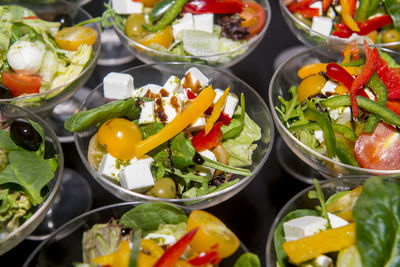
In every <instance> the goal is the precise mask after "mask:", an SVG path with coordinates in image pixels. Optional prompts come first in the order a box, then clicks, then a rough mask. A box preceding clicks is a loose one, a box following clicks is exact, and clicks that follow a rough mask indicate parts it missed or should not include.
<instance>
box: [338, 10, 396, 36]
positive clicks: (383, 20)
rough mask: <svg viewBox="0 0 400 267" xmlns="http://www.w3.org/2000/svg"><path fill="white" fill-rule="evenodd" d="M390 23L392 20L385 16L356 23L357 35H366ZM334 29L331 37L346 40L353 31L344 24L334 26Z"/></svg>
mask: <svg viewBox="0 0 400 267" xmlns="http://www.w3.org/2000/svg"><path fill="white" fill-rule="evenodd" d="M392 22H393V20H392V18H391V17H390V16H389V15H387V14H385V15H381V16H377V17H374V18H372V19H368V20H366V21H361V22H357V25H358V28H359V29H360V31H358V32H357V34H358V35H367V34H368V33H370V32H373V31H375V30H378V29H380V28H382V27H384V26H386V25H388V24H390V23H392ZM334 27H335V29H334V30H333V32H332V35H334V36H337V37H340V38H348V37H350V36H351V34H352V33H353V31H352V30H351V29H350V28H349V27H348V26H347V25H346V24H344V23H340V24H335V25H334Z"/></svg>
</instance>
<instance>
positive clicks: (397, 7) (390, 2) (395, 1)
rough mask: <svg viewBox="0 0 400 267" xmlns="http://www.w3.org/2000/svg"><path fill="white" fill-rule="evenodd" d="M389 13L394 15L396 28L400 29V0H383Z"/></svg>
mask: <svg viewBox="0 0 400 267" xmlns="http://www.w3.org/2000/svg"><path fill="white" fill-rule="evenodd" d="M383 4H384V5H385V8H386V10H387V12H388V13H389V15H390V16H391V17H392V20H393V25H394V27H395V28H396V30H398V31H400V1H399V0H385V1H384V2H383Z"/></svg>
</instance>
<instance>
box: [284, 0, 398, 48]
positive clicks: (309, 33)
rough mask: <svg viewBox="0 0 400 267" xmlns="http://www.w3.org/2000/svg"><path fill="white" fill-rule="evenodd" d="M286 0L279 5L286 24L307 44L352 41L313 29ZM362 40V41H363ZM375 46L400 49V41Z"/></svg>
mask: <svg viewBox="0 0 400 267" xmlns="http://www.w3.org/2000/svg"><path fill="white" fill-rule="evenodd" d="M285 1H286V2H287V0H279V6H280V8H281V12H282V16H283V18H284V19H285V21H286V24H287V25H288V26H289V29H290V30H291V31H292V33H293V34H294V35H295V36H296V37H297V39H298V40H299V41H300V42H302V43H303V44H304V45H306V46H315V45H323V44H342V43H346V42H352V40H349V38H348V39H344V38H338V37H335V36H332V35H330V36H326V35H323V34H321V33H319V32H316V31H314V30H313V29H311V27H310V26H308V25H307V24H305V23H304V22H303V21H301V20H300V19H298V18H296V17H295V16H294V14H293V13H291V12H290V11H289V9H288V8H287V7H286V5H285ZM361 42H362V41H361ZM374 46H376V47H378V48H389V49H393V50H400V41H398V42H392V43H386V44H383V43H381V44H375V45H374Z"/></svg>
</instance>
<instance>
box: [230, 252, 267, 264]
mask: <svg viewBox="0 0 400 267" xmlns="http://www.w3.org/2000/svg"><path fill="white" fill-rule="evenodd" d="M260 266H261V263H260V259H259V258H258V256H257V255H256V254H253V253H250V252H246V253H244V254H242V255H241V256H240V257H239V259H238V260H237V261H236V263H235V265H234V266H233V267H260Z"/></svg>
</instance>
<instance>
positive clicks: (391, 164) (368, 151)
mask: <svg viewBox="0 0 400 267" xmlns="http://www.w3.org/2000/svg"><path fill="white" fill-rule="evenodd" d="M354 154H355V156H356V158H357V160H358V162H359V163H360V165H361V166H362V167H363V168H367V169H377V170H398V169H400V133H398V132H397V130H396V128H394V127H393V126H391V125H388V124H385V123H383V122H381V123H379V124H378V125H377V126H376V128H375V130H374V132H373V133H372V134H367V133H362V134H360V135H359V137H358V139H357V141H356V143H355V146H354Z"/></svg>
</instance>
